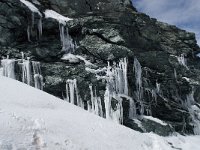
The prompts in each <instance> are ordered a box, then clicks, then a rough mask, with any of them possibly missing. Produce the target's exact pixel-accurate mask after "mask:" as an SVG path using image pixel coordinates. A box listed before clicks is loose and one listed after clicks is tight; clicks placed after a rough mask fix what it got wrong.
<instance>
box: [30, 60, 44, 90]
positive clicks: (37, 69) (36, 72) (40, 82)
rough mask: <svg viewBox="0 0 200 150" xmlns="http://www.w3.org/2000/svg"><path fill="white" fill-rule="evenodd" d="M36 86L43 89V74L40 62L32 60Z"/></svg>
mask: <svg viewBox="0 0 200 150" xmlns="http://www.w3.org/2000/svg"><path fill="white" fill-rule="evenodd" d="M32 66H33V77H34V83H35V88H37V89H40V90H43V76H42V75H41V68H40V62H35V61H33V62H32Z"/></svg>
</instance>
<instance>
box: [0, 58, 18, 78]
mask: <svg viewBox="0 0 200 150" xmlns="http://www.w3.org/2000/svg"><path fill="white" fill-rule="evenodd" d="M15 63H16V60H15V59H8V58H7V59H3V60H1V65H2V75H3V76H5V77H9V78H12V79H15V78H16V77H15Z"/></svg>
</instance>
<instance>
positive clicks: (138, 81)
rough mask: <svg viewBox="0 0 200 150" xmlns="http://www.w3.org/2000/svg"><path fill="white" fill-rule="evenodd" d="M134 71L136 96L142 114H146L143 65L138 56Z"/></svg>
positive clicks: (135, 60)
mask: <svg viewBox="0 0 200 150" xmlns="http://www.w3.org/2000/svg"><path fill="white" fill-rule="evenodd" d="M133 69H134V72H135V86H136V91H135V96H136V100H137V102H138V103H139V104H140V109H139V110H140V115H143V114H144V102H143V87H142V67H141V65H140V63H139V61H138V60H137V58H135V59H134V68H133Z"/></svg>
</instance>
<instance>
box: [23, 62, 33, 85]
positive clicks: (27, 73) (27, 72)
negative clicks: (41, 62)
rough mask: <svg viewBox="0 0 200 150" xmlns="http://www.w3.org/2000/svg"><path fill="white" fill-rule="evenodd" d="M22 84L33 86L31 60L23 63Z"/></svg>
mask: <svg viewBox="0 0 200 150" xmlns="http://www.w3.org/2000/svg"><path fill="white" fill-rule="evenodd" d="M22 82H23V83H27V84H28V85H31V66H30V60H29V58H27V60H23V63H22Z"/></svg>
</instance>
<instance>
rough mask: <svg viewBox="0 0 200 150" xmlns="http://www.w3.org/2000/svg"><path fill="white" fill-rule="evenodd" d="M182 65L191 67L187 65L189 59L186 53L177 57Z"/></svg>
mask: <svg viewBox="0 0 200 150" xmlns="http://www.w3.org/2000/svg"><path fill="white" fill-rule="evenodd" d="M177 59H178V62H179V64H180V65H182V66H184V67H185V68H186V69H189V68H188V66H187V60H186V59H185V55H184V54H181V56H179V57H177Z"/></svg>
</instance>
